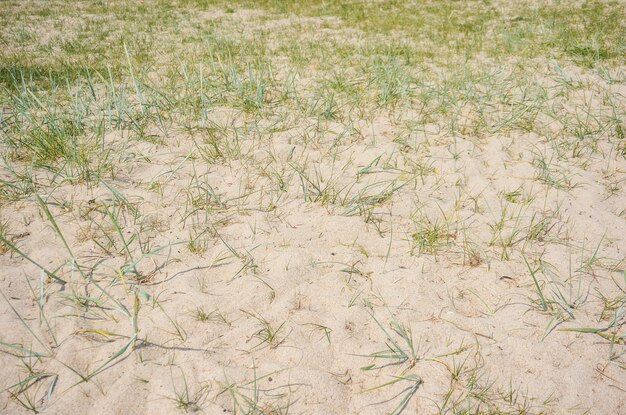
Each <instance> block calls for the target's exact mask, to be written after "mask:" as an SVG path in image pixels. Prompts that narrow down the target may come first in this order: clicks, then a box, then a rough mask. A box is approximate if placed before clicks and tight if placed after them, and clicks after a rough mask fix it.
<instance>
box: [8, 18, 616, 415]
mask: <svg viewBox="0 0 626 415" xmlns="http://www.w3.org/2000/svg"><path fill="white" fill-rule="evenodd" d="M273 24H275V25H279V26H280V21H278V22H274V23H273ZM565 70H566V71H568V73H570V74H572V76H573V77H574V78H575V79H579V80H581V82H587V83H588V85H591V86H590V87H589V89H590V90H591V89H593V88H595V87H596V86H597V85H601V87H602V88H605V89H607V90H610V91H612V92H613V93H614V94H616V96H620V97H621V99H622V101H621V102H620V103H619V104H618V106H621V105H623V104H624V84H623V83H617V84H613V85H610V84H608V83H606V82H604V81H603V80H601V79H600V78H598V77H595V76H592V75H589V74H588V73H587V72H585V71H582V72H581V71H579V69H578V68H576V67H570V68H565ZM539 82H540V83H543V84H545V85H547V86H549V85H550V83H551V82H552V79H548V78H540V80H539ZM302 83H303V84H306V81H302ZM589 97H591V98H589ZM551 99H554V100H558V99H559V98H551ZM563 101H567V102H566V104H564V105H572V107H574V106H576V105H578V104H580V105H582V103H587V102H592V105H594V108H597V109H598V111H601V110H602V108H603V103H602V100H601V97H599V96H598V95H597V94H596V95H594V94H593V93H589V91H587V90H580V91H576V92H572V93H571V95H570V96H569V97H568V98H567V100H565V99H563ZM622 109H623V107H622ZM403 111H404V112H403V113H402V114H399V113H397V112H396V113H394V112H391V113H389V114H387V115H380V116H378V117H377V118H375V119H370V120H357V121H356V122H355V123H353V124H352V127H351V128H346V126H345V125H344V124H342V123H339V122H334V121H325V122H324V125H323V126H322V128H320V126H319V119H316V118H314V117H310V118H306V117H303V118H301V119H299V121H298V122H297V123H294V124H293V125H292V126H291V127H290V128H288V129H284V130H279V131H273V130H271V128H272V120H265V121H266V124H265V125H261V126H258V127H257V128H258V129H256V130H252V129H250V123H251V122H253V121H254V119H253V117H252V116H250V115H249V114H246V113H244V112H242V111H240V110H236V109H233V108H229V107H223V108H213V109H212V110H211V111H210V112H209V114H208V117H209V121H212V122H215V123H216V125H228V126H229V128H230V129H229V130H228V131H229V132H228V133H227V140H231V141H232V140H234V139H233V136H232V134H233V133H232V132H233V131H235V130H236V131H237V132H238V134H239V136H238V137H239V141H238V142H239V143H240V145H241V154H244V155H245V157H240V158H238V159H233V160H217V161H215V162H213V163H208V162H206V161H205V160H204V159H202V158H201V157H199V152H198V146H196V145H194V144H193V142H192V141H193V139H194V137H193V136H192V135H190V134H186V133H184V132H179V131H175V132H172V133H170V134H163V133H162V132H155V135H158V136H159V140H158V142H157V143H149V142H145V141H137V140H132V139H130V138H129V137H130V136H129V132H128V131H124V130H121V131H117V132H113V133H107V134H106V136H105V144H106V146H110V147H115V148H117V149H122V151H121V153H120V154H124V157H126V159H123V160H122V159H120V165H121V166H123V167H122V168H120V170H119V171H118V172H117V173H116V174H115V177H114V178H111V179H105V180H104V181H105V182H106V184H105V183H104V182H99V183H96V184H90V185H87V184H85V183H71V184H70V183H60V184H56V185H55V186H54V187H51V188H48V189H47V190H45V191H43V190H42V191H40V192H39V194H40V195H41V198H42V199H43V200H45V201H46V202H45V206H47V209H49V212H50V213H51V214H52V216H53V217H54V219H55V221H56V224H57V225H58V228H59V229H60V231H61V233H62V235H63V236H64V238H65V239H66V240H67V243H68V245H69V248H70V249H71V252H72V253H73V256H74V257H75V258H76V261H75V262H72V261H71V260H70V258H71V255H70V254H69V253H68V248H67V247H66V246H65V245H64V243H63V241H62V240H61V239H60V238H59V235H58V233H57V232H56V231H55V228H54V226H53V224H52V223H51V221H50V220H49V219H48V218H47V216H46V214H45V210H44V209H43V208H42V207H41V205H40V204H38V202H37V200H36V198H35V197H34V196H30V197H27V198H24V199H22V200H20V201H17V202H11V203H5V204H4V205H3V206H2V218H3V220H4V221H6V222H7V223H8V227H9V229H10V233H11V234H12V235H13V236H14V241H15V245H16V247H18V248H19V249H20V250H21V252H23V253H24V254H26V255H28V257H29V258H31V259H32V260H34V261H35V262H36V263H37V264H39V265H40V266H41V267H44V268H46V269H48V270H55V269H58V272H57V273H56V275H57V276H58V277H59V278H62V279H63V280H64V281H65V282H66V283H65V284H61V283H59V282H55V281H54V280H53V279H52V278H50V276H46V275H45V274H44V273H43V272H42V271H41V269H40V268H39V267H38V266H36V265H34V264H32V263H31V262H29V261H28V260H27V259H26V258H24V257H23V256H22V255H20V254H18V253H16V252H12V251H11V250H10V249H6V250H5V252H3V253H2V255H0V287H1V288H2V293H3V295H4V297H5V298H3V299H0V341H2V342H3V343H2V344H3V349H2V350H3V353H0V368H1V369H0V372H1V374H2V375H1V376H0V378H1V381H0V388H2V389H4V388H9V389H8V391H6V390H5V391H4V392H3V393H2V395H0V412H1V413H6V414H13V413H22V412H26V409H24V407H23V406H21V405H19V404H18V403H16V400H15V399H14V398H12V397H11V394H10V392H15V391H16V390H17V389H16V388H15V387H13V388H11V387H12V385H14V384H16V383H18V382H20V380H23V379H26V378H27V377H28V376H29V374H32V373H38V374H40V375H41V374H50V376H42V377H41V379H40V380H39V381H38V382H35V383H34V384H33V385H32V387H30V388H29V390H28V391H27V392H26V394H25V395H22V399H24V396H30V397H31V399H32V400H33V402H35V403H36V406H37V407H38V409H39V410H40V411H41V412H42V413H50V414H53V413H54V414H67V413H93V414H96V413H102V414H171V413H176V412H181V411H182V412H199V413H207V414H217V413H237V414H239V413H258V414H278V413H289V414H299V413H309V414H326V413H328V414H330V413H333V414H378V413H389V412H392V411H393V410H394V408H395V409H397V408H399V405H400V404H401V402H402V399H403V397H405V396H408V400H407V402H406V403H407V405H406V407H405V408H404V406H402V408H403V409H404V413H407V414H408V413H425V414H431V413H440V412H441V413H466V412H463V411H464V410H465V411H467V412H470V413H556V414H583V413H590V414H619V413H626V377H625V376H624V374H625V366H626V360H625V356H624V352H625V351H626V349H625V346H624V341H625V340H624V337H623V336H624V324H625V323H626V315H625V314H624V311H623V307H624V306H625V304H624V298H625V290H626V275H625V274H624V261H623V259H624V257H625V250H626V220H625V214H624V209H625V208H626V192H625V190H624V185H623V183H624V182H625V181H626V159H625V158H624V156H623V154H621V155H620V154H618V153H616V149H615V146H614V145H613V144H611V143H608V142H603V141H600V142H599V144H598V145H599V147H600V150H599V151H598V152H596V153H594V154H586V155H585V162H584V163H579V162H578V161H577V159H576V158H575V157H571V158H569V157H567V156H564V155H563V154H561V153H559V151H560V148H559V146H558V145H555V144H554V141H551V140H550V139H548V138H547V137H548V135H546V134H543V135H542V134H538V133H536V132H526V133H525V132H521V131H515V132H513V133H510V132H507V133H501V132H494V133H484V134H480V135H479V136H475V135H472V133H471V132H468V133H467V134H463V133H462V131H464V130H463V128H460V129H459V131H461V132H459V133H458V134H450V133H449V132H448V131H446V130H445V129H442V128H441V126H440V125H437V124H436V123H433V124H432V125H424V126H423V128H421V129H420V130H414V131H413V132H412V133H411V134H410V135H408V136H407V135H405V131H406V128H405V126H406V124H405V121H406V120H410V119H411V117H412V114H411V110H403ZM463 120H464V122H466V123H467V128H466V131H471V128H472V122H473V121H474V118H473V113H471V109H468V110H467V116H466V117H465V118H464V119H463ZM541 122H542V121H541V119H540V117H539V119H538V120H537V121H536V123H541ZM542 125H543V126H542V128H544V131H552V132H558V131H562V126H560V125H559V124H558V121H555V120H551V121H550V122H546V123H545V124H542ZM316 129H317V130H316ZM259 131H261V132H263V135H262V136H261V135H260V133H258V132H259ZM555 136H556V134H555ZM337 137H342V138H341V142H340V143H339V144H337V141H338V140H337ZM399 137H404V139H403V140H399V139H398V138H399ZM621 151H624V150H621ZM538 155H541V156H542V158H543V159H544V160H549V161H550V162H551V164H550V165H549V167H546V168H543V167H542V166H541V165H540V163H539V164H538V162H537V159H538ZM417 171H421V172H422V173H421V174H416V173H415V172H417ZM33 174H34V177H35V178H36V181H37V182H38V183H47V182H53V181H54V174H53V173H51V172H47V171H44V170H37V171H35V172H34V173H33ZM2 175H3V176H2V177H3V180H8V179H7V178H8V177H9V173H8V172H7V171H6V170H3V172H2ZM304 177H308V178H310V180H311V182H307V179H305V178H304ZM316 177H317V178H319V181H318V182H315V180H316V179H314V178H316ZM559 178H567V179H564V180H563V181H562V182H559V183H560V184H558V185H557V184H555V182H554V181H551V180H558V179H559ZM312 182H315V184H317V185H321V186H322V187H325V188H326V189H327V191H325V192H318V191H317V190H318V189H317V188H316V187H315V186H314V185H313V183H312ZM390 188H391V189H393V191H392V192H390V194H389V195H386V193H385V191H386V190H389V189H390ZM607 189H608V190H607ZM114 190H115V191H117V192H119V194H121V195H123V198H124V200H120V199H119V198H116V196H115V192H114ZM207 194H213V195H215V196H214V197H208V196H207ZM381 195H383V196H381ZM367 197H370V198H369V199H368V198H367ZM109 209H111V210H114V211H115V212H117V214H118V216H117V218H118V220H119V221H120V227H121V228H122V229H123V230H124V235H117V234H116V231H115V229H114V228H113V227H112V225H111V221H110V220H109V219H110V215H109V214H108V213H107V211H108V210H109ZM207 217H209V219H208V220H207ZM105 235H111V236H110V238H111V240H113V241H116V242H115V243H114V244H113V245H114V246H109V245H108V244H109V242H111V240H109V239H107V236H105ZM122 237H123V238H126V239H125V240H126V241H127V242H128V245H129V247H130V248H131V250H132V256H133V258H135V259H136V260H137V271H138V274H137V275H124V274H123V273H120V272H119V270H120V267H122V266H123V265H124V264H127V263H128V262H129V261H128V257H126V256H125V255H126V253H125V250H124V249H123V244H121V243H120V240H121V239H120V238H122ZM190 238H196V239H194V241H195V242H194V244H190V243H189V240H190ZM506 241H508V242H506ZM107 246H109V248H110V249H109V250H107V249H104V247H107ZM158 247H162V249H156V248H158ZM155 250H156V251H157V252H154V251H155ZM148 251H150V252H152V253H150V254H147V255H144V256H142V252H148ZM76 263H78V264H79V266H81V267H82V268H84V269H85V270H86V271H85V272H86V273H87V274H88V277H87V278H85V277H83V276H81V275H80V272H78V270H77V268H76ZM530 270H533V272H534V271H535V270H536V275H535V277H536V278H537V284H535V282H534V280H533V277H532V275H531V272H530ZM96 283H98V284H99V287H101V288H98V287H97V286H96ZM537 286H539V287H541V290H542V295H543V296H545V301H546V303H547V305H548V306H547V307H544V306H543V305H542V301H541V298H540V296H539V294H538V292H537ZM40 290H41V291H40ZM104 292H106V294H105V293H104ZM122 306H123V307H125V309H126V310H127V311H128V313H129V314H134V313H135V311H136V315H137V325H136V327H137V339H136V342H132V344H130V343H129V339H130V338H131V336H132V333H133V322H132V318H131V317H130V316H129V315H126V314H124V312H123V310H122V311H121V310H120V308H122ZM42 310H43V312H42ZM402 327H404V328H406V329H407V330H408V333H410V334H409V336H408V338H410V339H412V343H409V342H407V341H406V339H403V338H402V335H401V333H402ZM585 328H599V329H601V330H595V331H597V332H598V333H595V332H594V333H591V332H589V330H585ZM620 336H621V337H620ZM128 344H130V346H129V347H126V348H123V347H124V346H125V345H128ZM11 345H12V346H11ZM17 345H19V347H18V346H17ZM121 348H123V349H122V353H120V354H119V355H116V356H114V355H115V354H116V353H117V352H118V351H120V349H121ZM396 348H398V349H402V350H404V351H405V352H406V353H407V357H406V358H399V359H385V358H383V356H382V355H385V356H388V355H389V354H392V352H393V351H394V350H395V349H396ZM25 350H30V351H32V352H36V353H41V354H42V355H45V356H46V357H36V356H33V354H34V353H27V352H26V351H25ZM377 352H385V353H381V354H380V355H379V357H378V358H377V357H376V353H377ZM29 354H30V356H28V355H29ZM111 356H114V357H115V358H114V359H113V360H111V361H110V362H109V363H107V362H108V361H109V358H111ZM29 367H30V368H31V369H28V368H29ZM29 370H30V371H29ZM94 371H97V372H98V373H96V374H95V375H93V376H91V375H89V374H91V373H93V372H94ZM398 377H404V379H399V378H398ZM82 380H84V381H82ZM392 381H397V382H396V383H390V382H392ZM388 383H389V384H388ZM414 386H415V388H416V389H415V390H412V389H411V388H412V387H414Z"/></svg>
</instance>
